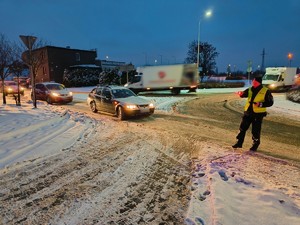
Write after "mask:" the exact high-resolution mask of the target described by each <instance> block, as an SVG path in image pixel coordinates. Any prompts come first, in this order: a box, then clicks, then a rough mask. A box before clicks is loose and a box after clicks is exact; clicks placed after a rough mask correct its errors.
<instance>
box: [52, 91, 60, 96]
mask: <svg viewBox="0 0 300 225" xmlns="http://www.w3.org/2000/svg"><path fill="white" fill-rule="evenodd" d="M51 95H52V96H54V97H57V96H59V94H58V93H56V92H51Z"/></svg>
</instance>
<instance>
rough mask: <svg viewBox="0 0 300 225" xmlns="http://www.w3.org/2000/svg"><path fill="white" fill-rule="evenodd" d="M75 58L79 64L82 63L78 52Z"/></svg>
mask: <svg viewBox="0 0 300 225" xmlns="http://www.w3.org/2000/svg"><path fill="white" fill-rule="evenodd" d="M75 57H76V61H77V62H79V61H80V54H79V53H78V52H77V53H76V54H75Z"/></svg>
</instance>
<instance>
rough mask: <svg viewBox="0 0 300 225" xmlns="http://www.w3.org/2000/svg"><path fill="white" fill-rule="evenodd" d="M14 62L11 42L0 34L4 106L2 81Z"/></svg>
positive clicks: (0, 65)
mask: <svg viewBox="0 0 300 225" xmlns="http://www.w3.org/2000/svg"><path fill="white" fill-rule="evenodd" d="M13 60H14V52H13V47H12V44H11V42H9V41H8V40H7V39H6V37H5V35H4V34H1V33H0V78H1V82H2V85H1V86H2V93H3V104H6V97H5V94H4V80H5V78H7V77H8V75H9V74H10V70H9V67H10V65H11V64H12V62H13Z"/></svg>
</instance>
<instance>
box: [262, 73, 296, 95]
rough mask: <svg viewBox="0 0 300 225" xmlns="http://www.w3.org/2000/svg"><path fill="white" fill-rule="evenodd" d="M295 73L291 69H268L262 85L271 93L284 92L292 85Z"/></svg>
mask: <svg viewBox="0 0 300 225" xmlns="http://www.w3.org/2000/svg"><path fill="white" fill-rule="evenodd" d="M296 71H297V68H292V67H268V68H266V73H265V75H264V76H263V82H262V83H263V85H265V86H267V87H268V88H269V89H270V90H271V91H285V90H287V89H289V88H290V87H291V86H292V85H293V83H294V77H295V75H296Z"/></svg>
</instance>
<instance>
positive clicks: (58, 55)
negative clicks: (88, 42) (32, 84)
mask: <svg viewBox="0 0 300 225" xmlns="http://www.w3.org/2000/svg"><path fill="white" fill-rule="evenodd" d="M32 54H34V55H35V54H37V55H40V56H41V57H42V60H41V62H42V64H41V66H40V67H39V70H38V72H37V76H36V82H46V81H55V82H58V83H62V81H63V74H64V70H65V69H68V68H69V67H70V66H74V65H81V64H87V65H95V62H96V58H97V51H96V50H79V49H71V48H70V47H66V48H61V47H54V46H45V47H42V48H38V49H35V50H33V52H32Z"/></svg>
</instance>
